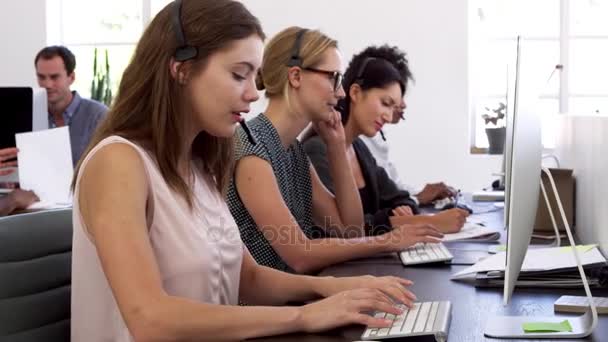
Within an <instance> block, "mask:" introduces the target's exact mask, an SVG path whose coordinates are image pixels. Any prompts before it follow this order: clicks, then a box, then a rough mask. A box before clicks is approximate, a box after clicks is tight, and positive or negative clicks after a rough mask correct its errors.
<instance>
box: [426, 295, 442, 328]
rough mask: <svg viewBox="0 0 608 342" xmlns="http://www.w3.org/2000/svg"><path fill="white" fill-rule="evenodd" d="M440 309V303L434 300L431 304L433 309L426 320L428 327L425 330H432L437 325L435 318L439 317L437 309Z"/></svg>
mask: <svg viewBox="0 0 608 342" xmlns="http://www.w3.org/2000/svg"><path fill="white" fill-rule="evenodd" d="M438 309H439V303H438V302H433V304H432V305H431V311H430V312H429V319H427V321H426V328H425V329H424V331H426V332H431V331H433V327H434V326H435V319H436V318H437V310H438Z"/></svg>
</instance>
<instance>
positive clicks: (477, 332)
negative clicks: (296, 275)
mask: <svg viewBox="0 0 608 342" xmlns="http://www.w3.org/2000/svg"><path fill="white" fill-rule="evenodd" d="M478 217H482V218H483V220H484V221H485V222H487V223H488V224H489V226H492V227H501V226H502V212H501V211H500V212H493V213H487V214H483V215H480V216H478ZM503 233H504V231H503ZM505 238H506V236H505V234H503V235H502V236H501V240H502V241H505ZM487 246H488V244H485V243H450V244H448V248H449V249H450V250H454V251H453V252H452V253H453V254H454V256H455V260H457V259H458V258H459V254H462V253H467V252H464V251H461V250H460V249H470V250H482V249H485V248H487ZM456 249H458V250H456ZM464 267H466V266H462V265H439V266H437V265H435V266H417V267H407V268H406V267H404V266H402V265H401V263H400V262H399V260H398V259H397V258H396V256H385V257H381V258H369V259H363V260H357V261H351V262H347V263H343V264H339V265H335V266H332V267H329V268H327V269H325V270H324V271H323V272H321V274H320V275H333V276H353V275H365V274H372V275H376V276H383V275H396V276H401V277H404V278H408V279H410V280H413V281H414V282H415V283H414V285H413V286H412V287H411V289H412V290H413V291H414V293H415V294H416V296H417V297H418V298H419V299H420V300H422V301H425V300H449V301H451V302H452V320H451V325H450V331H449V335H448V341H449V342H472V341H505V340H500V339H492V338H486V337H485V336H484V335H483V330H484V328H485V324H486V320H487V319H488V318H489V317H491V316H493V315H497V314H505V315H530V316H534V315H537V316H539V315H553V302H554V301H555V300H556V299H557V298H559V297H560V296H561V295H566V294H568V295H584V291H583V289H582V288H581V289H580V290H561V289H521V288H516V289H515V292H514V293H513V298H512V300H511V303H510V304H509V305H508V306H506V307H503V305H502V288H496V289H478V288H475V287H473V286H472V285H469V284H466V283H462V282H455V281H452V280H450V279H449V278H450V275H451V274H452V273H454V272H457V271H459V270H462V269H463V268H464ZM592 292H593V294H594V296H608V290H606V289H604V290H602V291H598V290H592ZM363 330H364V328H363V327H361V326H351V327H345V328H340V329H336V330H334V331H330V332H326V333H324V334H316V335H307V334H291V335H283V336H277V337H273V338H263V339H256V341H310V342H312V341H318V342H338V341H356V340H358V339H359V337H360V336H361V334H362V332H363ZM397 340H403V341H409V342H417V341H433V339H426V338H425V339H423V338H405V339H397ZM397 340H394V339H393V340H390V341H397ZM387 341H389V340H387ZM519 341H522V340H519ZM525 341H530V340H525ZM538 341H549V340H538ZM559 341H597V342H599V341H608V316H606V315H603V316H600V322H599V324H598V326H597V328H596V330H595V332H594V333H593V335H591V336H590V337H588V338H586V339H578V340H559Z"/></svg>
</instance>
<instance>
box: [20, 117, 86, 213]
mask: <svg viewBox="0 0 608 342" xmlns="http://www.w3.org/2000/svg"><path fill="white" fill-rule="evenodd" d="M15 140H16V143H17V148H18V149H19V155H18V157H17V158H18V160H19V184H20V186H21V188H22V189H26V190H33V191H34V192H35V193H36V195H38V197H39V198H40V202H38V203H34V204H33V205H32V206H31V207H30V208H28V209H34V208H35V209H52V208H61V207H66V206H71V205H72V196H71V194H70V184H71V182H72V176H73V173H74V170H73V166H72V149H71V146H70V133H69V129H68V127H67V126H65V127H60V128H53V129H48V130H44V131H37V132H30V133H21V134H16V135H15Z"/></svg>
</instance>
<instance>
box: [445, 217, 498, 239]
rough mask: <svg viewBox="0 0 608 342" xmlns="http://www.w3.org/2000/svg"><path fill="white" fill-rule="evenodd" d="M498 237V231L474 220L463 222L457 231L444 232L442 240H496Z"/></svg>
mask: <svg viewBox="0 0 608 342" xmlns="http://www.w3.org/2000/svg"><path fill="white" fill-rule="evenodd" d="M498 239H500V232H497V231H496V230H495V229H491V228H487V227H484V226H482V225H480V224H478V223H474V222H465V224H464V226H463V227H462V229H461V230H460V231H459V232H458V233H452V234H445V235H444V236H443V239H442V241H443V242H449V241H496V240H498Z"/></svg>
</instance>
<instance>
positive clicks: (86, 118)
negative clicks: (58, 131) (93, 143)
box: [49, 91, 108, 165]
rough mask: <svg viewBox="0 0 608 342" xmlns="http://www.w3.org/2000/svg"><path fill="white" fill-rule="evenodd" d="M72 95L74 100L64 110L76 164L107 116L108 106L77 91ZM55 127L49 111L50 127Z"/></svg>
mask: <svg viewBox="0 0 608 342" xmlns="http://www.w3.org/2000/svg"><path fill="white" fill-rule="evenodd" d="M72 95H73V98H72V102H70V104H69V105H68V107H67V108H66V109H65V111H64V112H63V121H64V123H65V124H66V125H67V126H69V130H70V144H71V146H72V163H73V165H76V164H77V163H78V160H79V159H80V157H81V155H82V153H83V152H84V150H85V149H86V148H87V145H88V144H89V141H90V140H91V137H92V136H93V133H94V132H95V129H96V128H97V125H98V124H99V122H101V120H102V119H103V118H105V116H106V114H107V112H108V107H106V106H105V105H103V104H102V103H99V102H97V101H94V100H89V99H83V98H82V97H80V95H79V94H78V92H76V91H73V92H72ZM55 127H57V124H56V123H55V119H54V118H53V116H52V115H51V114H50V113H49V128H55Z"/></svg>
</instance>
